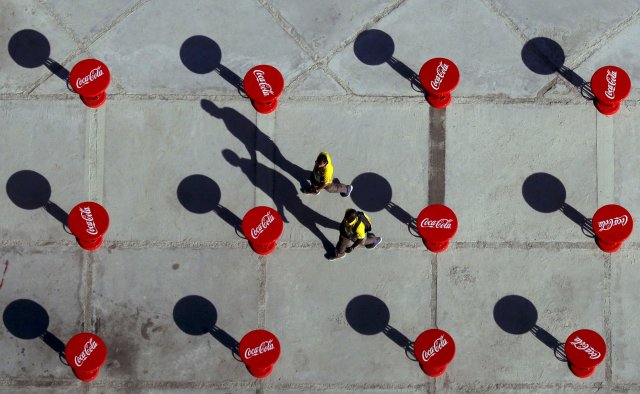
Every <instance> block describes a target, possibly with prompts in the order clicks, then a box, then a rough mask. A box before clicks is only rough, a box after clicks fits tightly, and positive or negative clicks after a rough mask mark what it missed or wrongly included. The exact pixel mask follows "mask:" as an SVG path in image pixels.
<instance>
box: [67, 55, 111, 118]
mask: <svg viewBox="0 0 640 394" xmlns="http://www.w3.org/2000/svg"><path fill="white" fill-rule="evenodd" d="M110 82H111V73H110V72H109V69H108V68H107V66H106V65H105V64H104V63H102V62H101V61H100V60H96V59H85V60H81V61H80V62H79V63H78V64H76V65H75V66H73V68H72V69H71V72H70V73H69V83H71V87H72V88H73V90H74V91H75V92H76V93H78V94H79V95H80V99H81V100H82V102H83V103H85V105H86V106H88V107H91V108H98V107H99V106H101V105H102V104H104V103H105V101H107V93H106V90H107V88H108V87H109V83H110Z"/></svg>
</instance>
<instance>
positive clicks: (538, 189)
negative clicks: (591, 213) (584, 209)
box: [522, 172, 595, 238]
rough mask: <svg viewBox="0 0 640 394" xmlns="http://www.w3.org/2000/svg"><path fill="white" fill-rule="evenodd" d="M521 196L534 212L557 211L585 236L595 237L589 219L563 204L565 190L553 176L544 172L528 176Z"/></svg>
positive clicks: (565, 196) (565, 194) (565, 195)
mask: <svg viewBox="0 0 640 394" xmlns="http://www.w3.org/2000/svg"><path fill="white" fill-rule="evenodd" d="M522 196H523V197H524V200H525V201H526V202H527V204H529V206H530V207H531V208H533V209H535V210H536V211H538V212H543V213H551V212H555V211H558V210H559V211H560V212H562V213H563V214H564V215H565V216H566V217H568V218H569V219H571V221H573V222H574V223H575V224H577V225H578V226H580V229H581V230H582V233H583V234H584V235H585V236H587V237H589V238H594V237H595V233H594V231H593V226H592V224H591V219H589V218H587V217H585V216H584V215H583V214H581V213H580V212H578V211H577V210H576V209H575V208H573V207H572V206H571V205H569V204H567V203H566V202H565V200H566V198H567V190H566V189H565V187H564V185H563V184H562V182H560V180H559V179H558V178H556V177H554V176H553V175H551V174H547V173H546V172H537V173H535V174H532V175H529V176H528V177H527V179H525V181H524V183H523V184H522Z"/></svg>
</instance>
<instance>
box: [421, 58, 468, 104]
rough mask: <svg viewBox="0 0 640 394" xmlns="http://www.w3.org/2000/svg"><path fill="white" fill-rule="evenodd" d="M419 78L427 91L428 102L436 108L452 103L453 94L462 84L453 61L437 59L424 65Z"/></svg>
mask: <svg viewBox="0 0 640 394" xmlns="http://www.w3.org/2000/svg"><path fill="white" fill-rule="evenodd" d="M419 77H420V83H421V84H422V86H423V87H424V89H425V90H426V91H427V102H428V103H429V104H431V106H432V107H434V108H444V107H446V106H447V105H449V104H450V103H451V92H452V91H453V89H455V88H456V87H457V86H458V83H459V82H460V71H459V70H458V66H456V64H455V63H454V62H452V61H451V60H449V59H446V58H444V57H436V58H433V59H431V60H428V61H427V62H426V63H425V64H423V65H422V68H420V74H419Z"/></svg>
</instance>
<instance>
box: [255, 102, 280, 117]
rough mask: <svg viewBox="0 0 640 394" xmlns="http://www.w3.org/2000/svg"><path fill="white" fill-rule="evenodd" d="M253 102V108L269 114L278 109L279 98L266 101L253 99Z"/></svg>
mask: <svg viewBox="0 0 640 394" xmlns="http://www.w3.org/2000/svg"><path fill="white" fill-rule="evenodd" d="M251 104H253V108H255V109H256V111H258V112H260V113H261V114H264V115H267V114H270V113H272V112H273V111H275V110H276V107H277V106H278V100H273V101H269V102H266V103H260V102H257V101H254V100H251Z"/></svg>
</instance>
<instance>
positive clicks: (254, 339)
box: [239, 330, 280, 379]
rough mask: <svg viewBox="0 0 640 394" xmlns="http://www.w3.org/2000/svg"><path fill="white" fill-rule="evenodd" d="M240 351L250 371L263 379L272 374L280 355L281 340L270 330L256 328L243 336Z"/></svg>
mask: <svg viewBox="0 0 640 394" xmlns="http://www.w3.org/2000/svg"><path fill="white" fill-rule="evenodd" d="M239 351H240V358H241V359H242V362H243V363H244V364H245V365H246V366H247V369H248V370H249V373H251V375H253V376H255V377H256V378H260V379H263V378H266V377H267V376H269V375H271V372H272V371H273V366H274V365H275V363H276V361H278V358H279V357H280V342H278V338H276V336H275V335H273V334H272V333H270V332H269V331H265V330H254V331H250V332H248V333H247V334H246V335H245V336H244V337H242V339H241V340H240V346H239Z"/></svg>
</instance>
